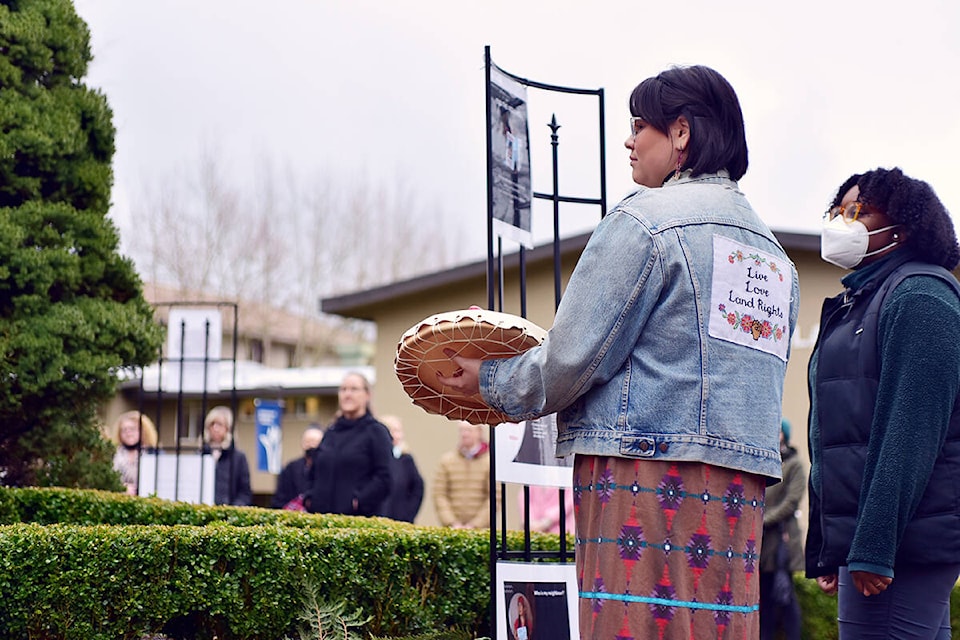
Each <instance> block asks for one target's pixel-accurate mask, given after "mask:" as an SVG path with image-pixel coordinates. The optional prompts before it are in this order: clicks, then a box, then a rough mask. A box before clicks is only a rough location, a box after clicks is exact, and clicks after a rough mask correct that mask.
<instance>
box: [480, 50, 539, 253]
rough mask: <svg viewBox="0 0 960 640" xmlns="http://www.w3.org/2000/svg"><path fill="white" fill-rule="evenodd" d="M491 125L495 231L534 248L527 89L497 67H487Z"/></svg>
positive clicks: (490, 160) (490, 150) (489, 159)
mask: <svg viewBox="0 0 960 640" xmlns="http://www.w3.org/2000/svg"><path fill="white" fill-rule="evenodd" d="M490 127H491V131H490V134H491V135H490V140H491V143H490V144H491V149H489V150H488V153H490V154H491V157H490V158H488V162H490V164H491V167H492V169H493V170H492V172H491V173H492V179H493V189H492V191H493V203H492V204H493V229H494V232H495V233H497V234H498V235H499V236H501V237H504V238H510V239H511V240H514V241H516V242H519V243H520V244H522V245H524V246H525V247H527V248H533V234H532V232H531V224H530V214H531V202H532V201H533V186H532V182H531V180H530V144H529V142H530V136H529V133H528V127H527V88H526V87H525V86H523V85H522V84H520V83H519V82H517V81H516V80H513V79H512V78H510V77H509V76H507V75H505V74H504V73H503V72H502V71H500V70H499V69H498V68H497V67H496V66H491V67H490Z"/></svg>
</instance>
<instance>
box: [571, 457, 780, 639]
mask: <svg viewBox="0 0 960 640" xmlns="http://www.w3.org/2000/svg"><path fill="white" fill-rule="evenodd" d="M765 486H766V480H765V479H764V478H763V477H761V476H757V475H752V474H747V473H743V472H740V471H734V470H731V469H725V468H722V467H716V466H711V465H707V464H703V463H699V462H671V461H663V462H660V461H639V460H631V459H627V458H615V457H600V456H584V455H578V456H576V458H575V460H574V465H573V492H574V505H575V510H576V530H577V541H576V561H577V577H578V582H579V589H580V638H581V640H650V639H659V640H673V639H676V638H683V639H684V640H688V639H693V640H703V639H706V638H711V639H712V638H717V639H718V640H719V639H724V640H728V639H729V640H752V639H755V638H757V637H759V629H760V615H759V601H760V587H759V573H758V566H757V561H758V559H759V554H760V540H761V536H762V532H763V497H764V488H765Z"/></svg>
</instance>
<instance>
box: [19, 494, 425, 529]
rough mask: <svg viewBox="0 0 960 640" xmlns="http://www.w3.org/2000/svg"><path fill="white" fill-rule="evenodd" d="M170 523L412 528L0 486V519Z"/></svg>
mask: <svg viewBox="0 0 960 640" xmlns="http://www.w3.org/2000/svg"><path fill="white" fill-rule="evenodd" d="M18 522H31V523H36V524H80V525H101V524H115V525H130V524H144V525H155V524H159V525H176V524H189V525H194V526H204V525H208V524H216V523H220V524H232V525H236V526H239V527H252V526H259V525H283V526H286V527H297V528H306V529H338V528H343V527H348V528H351V529H383V528H384V527H389V528H391V529H395V528H398V527H413V525H410V524H407V523H403V522H397V521H395V520H388V519H386V518H357V517H354V516H339V515H324V516H317V515H314V514H308V513H302V512H297V511H283V510H277V509H261V508H259V507H229V506H218V507H214V506H209V505H197V504H190V503H187V502H171V501H169V500H161V499H160V498H137V497H134V496H128V495H126V494H123V493H116V492H111V491H97V490H93V489H61V488H56V487H54V488H37V487H31V488H24V489H11V488H5V487H0V524H15V523H18Z"/></svg>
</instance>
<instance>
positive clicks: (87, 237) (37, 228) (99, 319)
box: [0, 0, 162, 488]
mask: <svg viewBox="0 0 960 640" xmlns="http://www.w3.org/2000/svg"><path fill="white" fill-rule="evenodd" d="M90 59H91V54H90V34H89V30H88V29H87V26H86V24H85V23H84V22H83V20H81V19H80V17H79V16H78V15H77V13H76V11H75V9H74V7H73V5H72V3H71V2H70V0H3V1H2V2H0V484H6V485H21V486H22V485H29V484H39V485H62V486H77V487H93V488H118V485H117V479H116V474H113V473H112V470H111V468H110V460H111V457H112V447H111V446H110V445H109V444H107V443H106V442H105V441H104V440H103V438H102V437H101V435H100V428H99V425H98V424H97V418H96V410H97V408H98V407H99V406H100V405H101V404H102V403H104V402H105V401H106V400H108V399H109V398H110V397H111V396H112V394H113V393H114V391H115V389H116V384H117V380H118V378H117V372H118V370H119V369H120V368H122V367H126V366H133V365H145V364H148V363H150V362H152V361H153V360H155V358H156V356H157V353H158V348H159V344H160V340H161V338H162V336H161V331H160V329H159V327H158V325H157V324H156V322H155V321H154V319H153V314H152V311H151V309H150V307H149V305H148V304H147V303H146V301H145V300H144V298H143V293H142V286H141V283H140V280H139V277H138V276H137V274H136V271H135V270H134V267H133V264H132V262H131V261H130V260H129V259H127V258H124V257H122V256H121V255H120V254H119V252H118V241H119V239H118V235H117V231H116V228H115V226H114V225H113V222H112V221H111V220H110V219H109V218H107V210H108V208H109V203H110V186H111V181H112V170H111V164H110V163H111V160H112V157H113V153H114V133H115V132H114V128H113V124H112V113H111V111H110V107H109V106H108V104H107V100H106V98H105V96H104V95H103V94H101V93H100V92H99V91H97V90H95V89H91V88H89V87H87V86H85V85H84V83H83V76H84V75H85V74H86V71H87V65H88V64H89V62H90Z"/></svg>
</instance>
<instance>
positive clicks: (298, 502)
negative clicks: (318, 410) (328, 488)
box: [270, 424, 323, 511]
mask: <svg viewBox="0 0 960 640" xmlns="http://www.w3.org/2000/svg"><path fill="white" fill-rule="evenodd" d="M321 440H323V430H322V429H321V428H320V427H319V426H318V425H315V424H313V425H310V426H309V427H307V428H306V429H305V430H304V432H303V435H302V436H300V448H301V449H302V450H303V455H302V456H300V457H299V458H297V459H296V460H291V461H290V462H288V463H287V465H286V466H285V467H284V468H283V470H282V471H281V472H280V475H279V477H277V490H276V491H275V492H274V494H273V498H271V499H270V506H271V507H272V508H274V509H289V510H291V511H304V507H303V494H305V493H306V492H307V489H308V488H309V486H310V467H311V465H312V464H313V454H314V452H316V450H317V447H319V446H320V441H321Z"/></svg>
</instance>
